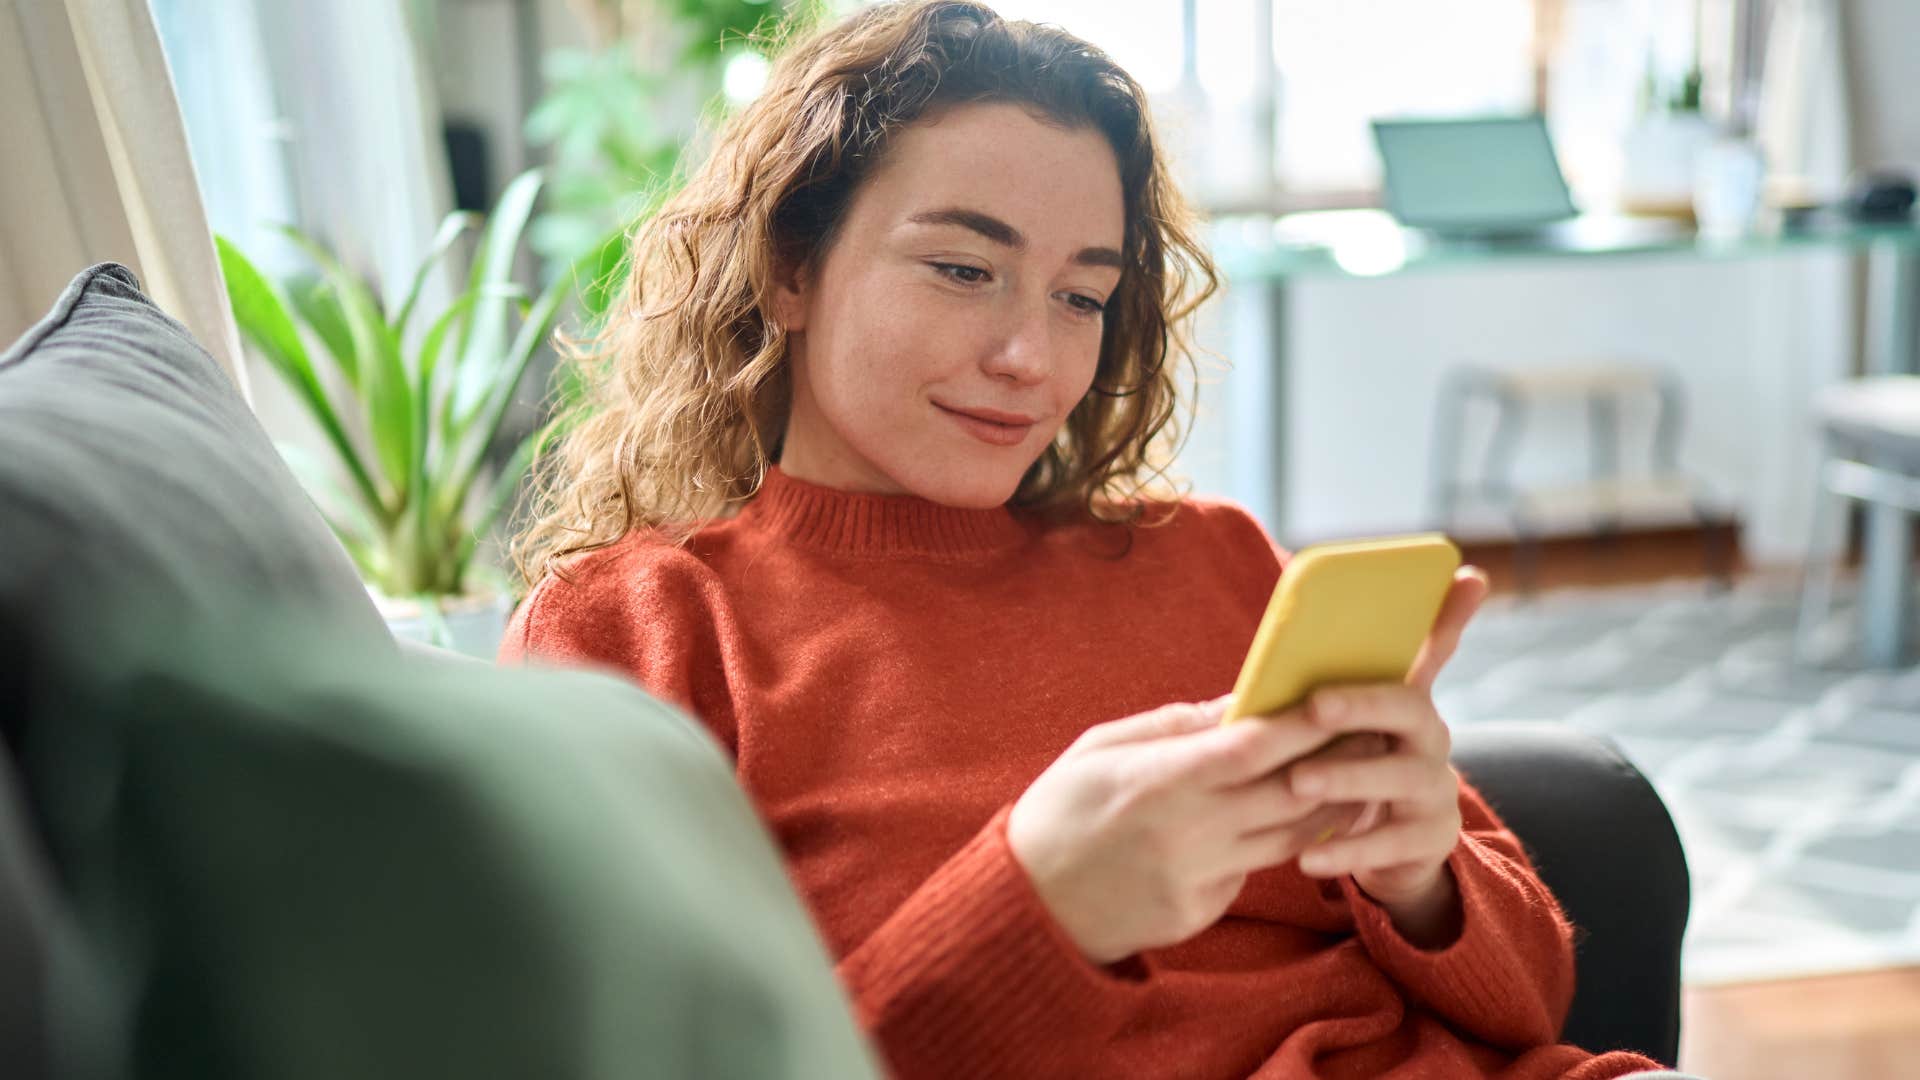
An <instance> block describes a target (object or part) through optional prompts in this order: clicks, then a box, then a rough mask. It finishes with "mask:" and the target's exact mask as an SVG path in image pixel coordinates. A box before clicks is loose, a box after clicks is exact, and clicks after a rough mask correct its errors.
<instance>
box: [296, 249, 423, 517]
mask: <svg viewBox="0 0 1920 1080" xmlns="http://www.w3.org/2000/svg"><path fill="white" fill-rule="evenodd" d="M282 231H283V232H285V233H286V234H287V235H288V236H289V237H290V238H291V239H292V240H293V241H294V243H296V244H298V245H300V248H301V249H302V250H303V251H305V252H306V253H307V255H308V257H310V258H312V259H313V261H314V263H315V264H317V265H318V266H319V267H320V270H321V273H323V274H325V275H326V278H327V280H328V281H329V282H330V283H332V285H333V289H334V292H335V293H336V294H337V295H338V296H339V298H340V305H341V309H342V310H343V311H344V313H345V315H346V320H347V329H348V331H349V332H350V333H351V334H352V336H353V343H354V348H355V351H356V352H357V353H358V354H359V355H360V358H361V360H362V361H363V364H362V371H361V386H360V388H359V394H360V404H361V406H362V408H364V409H365V411H366V419H367V429H368V434H369V435H371V436H372V438H373V449H374V454H375V456H376V458H377V459H378V460H379V462H380V470H381V472H382V473H383V474H384V475H385V477H386V480H387V484H388V489H389V490H390V491H391V493H392V502H391V505H390V506H388V507H387V510H388V513H389V514H398V513H400V512H401V511H402V510H403V509H404V508H405V507H406V504H407V498H408V488H409V487H410V480H411V478H412V475H413V469H412V466H413V458H414V442H415V440H416V439H421V438H425V436H426V433H425V432H424V431H419V430H417V429H416V428H415V427H414V410H413V391H412V387H411V386H409V385H408V383H407V372H406V368H405V366H403V364H402V363H401V360H400V340H399V337H398V336H397V335H396V334H395V333H394V330H393V327H391V326H389V325H387V321H386V319H385V318H384V317H383V316H382V315H381V313H380V305H379V304H378V303H376V302H375V301H374V298H373V290H371V289H369V288H368V287H367V284H366V282H364V281H362V280H360V278H359V277H358V276H356V275H355V274H354V273H353V272H352V271H350V270H348V269H347V268H346V267H345V266H343V265H341V263H340V260H339V259H337V258H335V257H334V255H333V253H332V252H330V251H328V250H327V249H325V248H323V247H321V246H320V245H319V244H317V243H315V242H314V241H313V240H311V239H310V238H308V237H307V236H306V235H304V234H302V233H300V232H299V231H298V230H294V229H283V230H282ZM383 505H385V504H384V503H383Z"/></svg>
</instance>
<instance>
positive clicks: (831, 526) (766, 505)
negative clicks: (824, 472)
mask: <svg viewBox="0 0 1920 1080" xmlns="http://www.w3.org/2000/svg"><path fill="white" fill-rule="evenodd" d="M740 516H741V518H742V519H743V520H745V521H750V522H752V523H753V525H754V526H755V527H757V528H760V529H764V530H766V531H767V532H770V533H773V534H775V535H778V536H781V537H783V538H785V539H786V540H788V541H790V542H792V543H795V544H802V545H805V546H807V547H812V548H818V549H821V550H825V551H832V552H837V553H842V554H849V555H865V556H875V555H935V556H959V555H972V554H979V553H984V552H992V551H1001V550H1005V549H1008V548H1012V547H1016V546H1018V545H1019V544H1021V543H1022V542H1024V541H1025V540H1026V539H1027V535H1028V533H1027V528H1026V526H1025V525H1023V524H1022V523H1021V521H1020V519H1019V518H1017V517H1015V516H1014V514H1013V512H1012V511H1011V510H1009V509H1007V507H1006V506H1004V505H1002V506H995V507H991V508H989V509H985V510H972V509H966V508H963V507H956V506H945V505H942V504H940V503H937V502H934V501H932V500H931V499H925V498H922V497H920V496H918V495H869V494H865V493H862V492H853V491H841V490H839V489H838V488H830V487H825V486H823V485H820V484H815V483H811V482H809V481H806V480H800V479H796V478H795V477H792V476H789V475H787V473H785V472H783V471H782V470H781V468H780V466H778V465H770V466H768V468H767V475H766V479H765V480H763V481H762V482H761V484H760V490H759V492H758V493H756V494H755V495H754V497H753V498H752V499H751V500H750V501H748V503H747V505H746V507H745V508H743V509H742V511H741V514H740Z"/></svg>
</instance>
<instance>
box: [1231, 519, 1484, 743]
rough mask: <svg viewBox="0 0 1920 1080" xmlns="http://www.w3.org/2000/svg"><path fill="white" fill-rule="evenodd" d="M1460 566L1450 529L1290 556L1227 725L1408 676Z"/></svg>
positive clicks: (1249, 654) (1255, 640) (1320, 547)
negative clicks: (1332, 692)
mask: <svg viewBox="0 0 1920 1080" xmlns="http://www.w3.org/2000/svg"><path fill="white" fill-rule="evenodd" d="M1459 567H1460V549H1459V548H1457V547H1455V546H1454V544H1453V541H1451V540H1449V539H1447V538H1446V536H1444V535H1443V534H1441V533H1416V534H1413V535H1409V536H1387V537H1380V538H1376V539H1369V540H1350V541H1344V542H1340V543H1332V544H1316V545H1313V546H1311V547H1306V548H1302V549H1301V550H1300V551H1298V552H1296V553H1295V554H1294V556H1293V558H1292V559H1290V560H1289V561H1288V562H1287V565H1286V568H1285V569H1284V570H1283V571H1282V572H1281V574H1280V582H1279V584H1277V585H1275V586H1274V589H1273V596H1272V598H1271V599H1269V600H1268V601H1267V611H1266V614H1265V615H1263V616H1262V617H1261V619H1260V628H1259V629H1258V630H1256V631H1255V632H1254V635H1253V644H1252V646H1250V647H1249V648H1248V649H1247V658H1246V660H1245V661H1244V662H1243V663H1242V664H1241V666H1240V677H1239V678H1238V679H1236V680H1235V681H1234V684H1233V698H1232V700H1230V701H1229V702H1228V703H1227V710H1226V714H1225V717H1224V718H1223V719H1222V721H1221V722H1222V723H1232V722H1234V721H1235V720H1240V719H1243V718H1246V717H1250V716H1264V715H1267V714H1270V713H1276V712H1279V711H1281V710H1282V709H1287V708H1291V707H1292V706H1294V705H1298V704H1299V703H1300V702H1302V701H1304V700H1305V699H1306V697H1307V695H1308V694H1310V693H1312V692H1313V691H1314V689H1316V688H1317V687H1321V686H1326V685H1331V684H1335V683H1361V682H1400V681H1404V680H1405V679H1406V677H1407V675H1408V673H1409V672H1411V671H1412V669H1413V662H1414V660H1415V659H1417V658H1418V657H1419V655H1420V646H1421V644H1422V643H1424V642H1425V641H1426V639H1427V635H1428V634H1429V633H1431V632H1432V630H1433V624H1434V620H1435V619H1437V618H1438V617H1439V615H1440V605H1441V604H1442V603H1444V602H1445V601H1446V598H1447V590H1448V589H1449V588H1451V587H1452V585H1453V575H1454V571H1455V570H1457V569H1459Z"/></svg>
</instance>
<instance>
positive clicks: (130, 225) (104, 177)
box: [0, 0, 250, 396]
mask: <svg viewBox="0 0 1920 1080" xmlns="http://www.w3.org/2000/svg"><path fill="white" fill-rule="evenodd" d="M0 146H4V147H5V148H6V164H5V167H4V168H0V342H10V341H12V340H13V339H14V338H16V337H18V336H19V335H20V333H21V332H23V331H24V330H26V329H27V328H28V327H29V326H31V325H33V323H34V322H36V321H37V320H38V319H39V318H40V317H41V316H42V315H43V314H45V312H46V311H47V309H48V308H49V307H50V306H51V305H52V303H53V301H54V298H55V297H56V296H58V295H59V293H60V290H61V289H62V288H64V287H65V286H66V284H67V282H68V281H69V280H71V279H72V277H73V276H74V275H75V274H77V273H79V272H80V271H81V270H83V269H85V268H86V267H88V266H90V265H92V264H94V263H97V262H103V261H107V260H112V261H116V262H121V263H125V264H126V265H127V266H129V267H131V268H132V269H133V270H134V272H135V273H136V274H138V275H139V277H140V281H141V283H142V285H143V286H144V287H145V290H146V292H147V294H148V295H149V296H150V297H152V298H153V300H154V302H155V303H157V304H159V305H160V307H161V308H162V309H163V310H165V311H166V312H167V313H168V314H170V315H172V316H173V317H175V318H177V319H179V320H180V321H181V322H182V323H184V324H185V325H186V327H187V328H188V329H189V330H190V331H192V333H193V335H194V336H195V337H196V338H197V339H198V340H199V341H200V343H201V344H202V345H204V346H205V347H206V349H207V351H208V352H209V353H211V354H213V357H214V359H215V360H217V361H218V362H219V363H220V365H221V366H222V367H223V368H225V369H226V371H227V373H228V375H229V376H231V377H232V378H233V380H234V382H235V384H236V385H237V386H238V387H239V388H240V392H241V393H242V394H243V395H244V394H248V393H249V391H248V385H247V378H246V372H245V369H244V368H243V367H242V366H241V364H240V357H241V352H240V343H239V335H238V333H237V332H236V330H235V327H234V324H233V318H232V314H231V312H230V310H229V308H228V305H227V296H226V285H225V283H224V281H223V280H222V278H221V276H220V272H219V263H218V261H217V259H216V257H215V255H214V249H213V239H212V235H211V233H210V232H209V230H208V227H207V216H206V211H205V208H204V207H203V206H202V204H201V200H200V191H199V186H198V184H197V183H196V179H195V176H194V167H193V159H192V156H191V153H190V151H189V149H188V146H187V136H186V132H185V130H184V128H183V126H182V123H181V117H180V107H179V105H178V103H177V102H176V100H175V98H174V94H173V88H172V82H171V80H170V79H169V77H168V71H167V58H166V56H165V55H164V54H163V53H162V51H161V48H160V40H159V37H158V35H157V33H156V31H155V29H154V23H153V18H152V14H151V12H150V10H149V9H148V6H147V0H66V2H64V3H62V2H60V0H8V2H7V3H6V4H5V5H4V6H3V7H0ZM249 396H250V395H249Z"/></svg>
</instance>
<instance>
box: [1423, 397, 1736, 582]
mask: <svg viewBox="0 0 1920 1080" xmlns="http://www.w3.org/2000/svg"><path fill="white" fill-rule="evenodd" d="M1646 399H1651V400H1652V402H1653V447H1652V456H1651V466H1650V469H1649V470H1648V472H1647V474H1646V475H1644V476H1636V477H1628V476H1626V475H1624V474H1623V473H1622V470H1621V446H1620V441H1621V440H1620V428H1621V424H1620V418H1621V414H1622V412H1623V407H1625V406H1628V405H1630V404H1632V403H1633V402H1635V401H1636V400H1646ZM1475 400H1484V401H1486V402H1488V403H1490V404H1491V405H1492V406H1493V409H1494V427H1493V432H1492V436H1491V438H1490V440H1489V442H1488V445H1487V452H1486V458H1485V461H1484V464H1483V466H1482V468H1481V470H1480V473H1479V476H1478V477H1477V478H1476V479H1474V480H1472V481H1471V482H1462V480H1461V478H1460V475H1459V473H1460V465H1461V461H1460V459H1461V456H1462V451H1463V447H1462V442H1463V440H1464V437H1465V427H1466V415H1467V412H1468V410H1469V409H1470V408H1471V407H1472V405H1473V402H1474V401H1475ZM1569 402H1574V403H1578V402H1584V403H1585V405H1586V410H1587V416H1588V422H1587V432H1588V440H1589V448H1590V449H1589V461H1590V474H1589V478H1588V481H1587V482H1586V483H1584V484H1574V485H1568V486H1564V487H1557V488H1545V487H1543V488H1534V489H1516V488H1515V486H1514V483H1513V477H1512V472H1513V464H1514V461H1515V459H1516V456H1517V451H1518V447H1519V443H1520V439H1521V437H1522V433H1523V429H1524V428H1525V427H1526V422H1527V419H1528V414H1529V412H1530V411H1531V410H1535V409H1540V408H1544V407H1551V406H1556V405H1564V404H1567V403H1569ZM1682 405H1683V398H1682V394H1681V390H1680V386H1679V384H1678V383H1677V382H1676V381H1675V380H1674V378H1673V377H1672V376H1671V375H1670V374H1668V373H1666V372H1664V371H1661V370H1659V369H1657V368H1652V367H1647V366H1644V365H1639V364H1634V363H1630V362H1623V361H1612V360H1601V361H1595V362H1592V363H1588V364H1583V365H1573V366H1556V367H1548V368H1536V369H1515V368H1500V367H1492V366H1486V365H1465V366H1461V367H1458V368H1455V369H1454V370H1453V371H1451V372H1450V373H1449V374H1448V376H1447V378H1446V380H1445V382H1444V383H1443V384H1442V387H1441V392H1440V396H1439V402H1438V415H1437V417H1436V422H1435V425H1434V443H1433V447H1434V449H1433V455H1432V470H1433V476H1432V486H1431V489H1430V499H1431V516H1432V518H1433V520H1434V521H1435V522H1436V527H1437V528H1440V529H1444V530H1447V531H1449V532H1451V531H1454V527H1455V526H1456V524H1457V522H1458V520H1459V516H1460V512H1461V510H1462V504H1463V501H1464V497H1469V496H1470V497H1473V498H1475V499H1477V500H1478V501H1479V503H1480V505H1482V506H1485V507H1490V508H1493V509H1496V510H1501V511H1504V512H1505V514H1506V516H1507V518H1508V520H1509V522H1510V523H1511V526H1512V529H1513V533H1514V538H1515V542H1516V549H1515V571H1516V575H1517V577H1518V579H1519V587H1520V591H1521V592H1522V593H1527V592H1531V591H1532V589H1533V586H1534V584H1535V581H1536V578H1537V572H1538V560H1539V546H1540V538H1541V535H1542V533H1543V531H1544V528H1545V526H1547V525H1548V524H1549V523H1550V522H1555V521H1565V520H1567V519H1569V518H1574V517H1580V516H1584V517H1585V518H1586V519H1587V520H1588V521H1590V522H1591V523H1592V524H1593V525H1594V527H1595V528H1596V529H1597V531H1598V532H1599V534H1600V536H1601V537H1603V538H1604V537H1609V536H1612V535H1613V534H1615V533H1616V532H1618V530H1619V527H1620V525H1621V523H1622V522H1624V521H1626V520H1628V519H1633V518H1639V519H1643V520H1644V519H1648V518H1653V517H1662V518H1672V517H1675V516H1680V517H1686V518H1691V519H1692V520H1693V521H1695V522H1697V523H1698V524H1699V525H1701V526H1702V534H1701V537H1702V542H1703V551H1704V558H1705V561H1706V570H1707V573H1708V575H1709V579H1710V582H1711V587H1715V588H1726V587H1727V586H1728V585H1729V584H1730V583H1731V573H1732V562H1733V558H1732V556H1733V553H1732V551H1731V550H1730V545H1729V544H1721V543H1716V535H1717V534H1716V533H1715V532H1714V531H1712V530H1709V529H1707V528H1706V526H1709V525H1713V524H1719V523H1723V522H1725V521H1727V520H1729V518H1730V515H1728V514H1727V513H1726V512H1725V511H1724V509H1722V508H1721V506H1720V505H1719V504H1718V502H1717V500H1715V499H1714V498H1713V496H1712V495H1711V494H1710V493H1709V492H1708V490H1707V488H1706V486H1705V485H1704V484H1702V483H1701V482H1700V481H1699V480H1698V479H1696V478H1694V477H1692V476H1689V475H1687V474H1686V473H1684V472H1683V471H1682V470H1681V468H1680V465H1679V442H1680V425H1681V412H1682Z"/></svg>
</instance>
